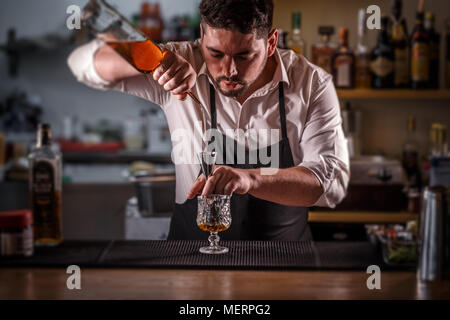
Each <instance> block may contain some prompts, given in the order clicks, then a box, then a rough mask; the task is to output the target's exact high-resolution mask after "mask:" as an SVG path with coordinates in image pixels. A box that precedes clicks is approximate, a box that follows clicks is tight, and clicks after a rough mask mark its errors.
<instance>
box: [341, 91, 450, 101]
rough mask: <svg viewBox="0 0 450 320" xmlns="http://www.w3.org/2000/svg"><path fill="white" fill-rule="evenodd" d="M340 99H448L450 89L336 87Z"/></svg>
mask: <svg viewBox="0 0 450 320" xmlns="http://www.w3.org/2000/svg"><path fill="white" fill-rule="evenodd" d="M337 94H338V97H339V98H341V99H393V100H395V99H398V100H450V90H402V89H380V90H375V89H338V90H337Z"/></svg>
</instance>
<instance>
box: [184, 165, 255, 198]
mask: <svg viewBox="0 0 450 320" xmlns="http://www.w3.org/2000/svg"><path fill="white" fill-rule="evenodd" d="M253 181H254V177H253V175H252V172H251V170H246V169H235V168H232V167H229V166H216V167H215V169H214V172H213V174H212V175H211V176H209V178H208V181H206V179H205V176H204V175H203V174H202V175H201V176H199V177H198V178H197V180H196V181H195V182H194V184H193V185H192V188H191V190H190V191H189V192H188V199H192V198H193V197H194V196H196V195H197V194H201V195H202V196H206V195H209V194H212V193H214V194H224V195H229V196H231V195H232V194H233V193H234V192H236V193H238V194H245V193H248V192H249V191H250V190H251V188H252V186H253Z"/></svg>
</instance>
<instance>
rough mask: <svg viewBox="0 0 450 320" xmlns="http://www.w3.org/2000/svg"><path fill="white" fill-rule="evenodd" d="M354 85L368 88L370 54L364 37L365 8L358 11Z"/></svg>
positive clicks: (369, 82)
mask: <svg viewBox="0 0 450 320" xmlns="http://www.w3.org/2000/svg"><path fill="white" fill-rule="evenodd" d="M355 86H356V87H357V88H370V86H371V74H370V55H369V48H368V46H367V37H366V10H365V9H360V10H359V11H358V45H357V47H356V71H355Z"/></svg>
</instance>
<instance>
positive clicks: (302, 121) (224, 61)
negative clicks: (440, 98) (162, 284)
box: [68, 0, 349, 240]
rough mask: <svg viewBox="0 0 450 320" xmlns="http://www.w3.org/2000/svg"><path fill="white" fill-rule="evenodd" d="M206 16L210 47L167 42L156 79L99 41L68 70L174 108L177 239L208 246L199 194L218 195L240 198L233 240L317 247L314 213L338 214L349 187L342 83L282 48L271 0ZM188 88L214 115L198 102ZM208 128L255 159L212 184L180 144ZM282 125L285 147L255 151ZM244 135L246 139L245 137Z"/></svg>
mask: <svg viewBox="0 0 450 320" xmlns="http://www.w3.org/2000/svg"><path fill="white" fill-rule="evenodd" d="M200 14H201V26H200V27H201V39H198V40H196V41H194V42H172V43H167V44H164V45H161V47H162V49H163V50H165V51H166V55H165V57H164V60H163V61H162V63H161V64H160V65H159V66H158V67H157V69H155V70H154V72H153V73H152V74H142V73H139V72H138V71H136V70H135V69H134V68H133V67H132V66H131V65H130V64H129V63H128V62H126V61H125V60H124V59H123V58H122V57H121V56H119V55H118V54H117V53H116V52H115V51H114V50H112V49H111V48H110V47H109V46H107V45H105V43H103V42H102V41H101V40H99V39H95V40H93V41H91V42H89V43H87V44H85V45H83V46H81V47H79V48H77V49H75V50H74V51H73V52H72V53H71V55H70V56H69V59H68V64H69V66H70V68H71V70H72V72H73V74H74V75H75V76H76V78H77V79H78V80H79V81H81V82H83V83H85V84H86V85H89V86H91V87H94V88H98V89H103V90H106V89H110V90H117V91H121V92H125V93H129V94H133V95H136V96H139V97H141V98H144V99H146V100H149V101H151V102H153V103H156V104H158V105H160V106H161V108H162V110H163V111H164V113H165V116H166V118H167V121H168V125H169V130H170V132H171V135H172V141H173V144H174V151H175V149H176V150H177V152H176V153H175V152H173V153H172V159H175V160H176V161H174V162H175V169H176V199H175V202H176V203H175V208H174V212H173V216H172V220H171V226H170V232H169V239H206V237H207V236H208V234H207V233H205V232H203V231H201V230H200V229H199V228H198V227H197V225H196V216H197V199H196V196H197V195H199V194H201V195H208V194H213V193H214V194H226V195H231V214H232V221H233V222H232V224H231V227H230V228H229V229H228V230H226V231H225V232H223V233H222V234H221V237H222V238H223V239H241V240H308V239H311V234H310V232H309V228H308V225H307V222H308V207H311V206H322V207H334V206H335V205H336V204H337V203H339V202H340V201H341V200H342V199H343V198H344V196H345V194H346V188H347V185H348V180H349V159H348V151H347V146H346V140H345V137H344V134H343V131H342V127H341V117H340V108H339V101H338V98H337V95H336V90H335V88H334V86H333V82H332V78H331V76H330V75H329V74H328V73H326V72H325V71H324V70H322V69H321V68H319V67H317V66H315V65H313V64H312V63H310V62H309V61H308V60H307V59H305V57H303V56H300V55H297V54H295V53H294V52H293V51H291V50H281V49H278V48H277V41H278V32H277V30H276V29H272V17H273V2H272V1H271V0H253V1H248V0H203V1H202V2H201V4H200ZM188 90H190V91H191V92H192V93H194V94H195V95H196V96H197V97H198V98H199V100H200V102H201V104H202V105H203V106H204V107H202V108H203V110H201V111H199V108H200V107H199V106H198V105H197V104H196V103H195V102H194V101H193V100H192V99H190V98H187V93H186V92H187V91H188ZM201 121H203V123H206V124H207V127H208V129H210V130H216V131H215V132H219V133H220V135H222V138H223V139H215V141H219V140H221V141H227V142H229V141H233V142H234V143H235V146H236V145H239V146H243V147H244V148H243V149H244V150H245V154H244V156H245V157H244V158H243V159H244V160H245V161H231V162H230V161H226V162H225V161H223V163H221V164H217V165H216V166H215V169H214V171H213V174H212V175H211V176H210V177H208V179H207V180H206V179H205V176H204V175H203V174H201V171H200V166H199V164H198V161H196V162H194V161H181V160H183V159H184V160H186V159H187V158H189V157H184V158H183V156H179V155H180V154H181V155H183V151H184V155H186V152H191V153H193V152H194V151H193V150H194V149H192V148H190V146H191V144H190V143H188V142H186V140H182V141H181V140H179V139H178V138H180V132H185V133H186V134H181V136H183V138H184V139H186V138H187V137H195V136H197V137H198V136H199V135H198V134H197V133H198V131H202V132H201V134H200V136H203V134H204V132H203V130H204V128H203V130H202V126H199V125H198V124H199V123H200V122H201ZM271 129H272V130H273V129H276V130H278V132H279V139H278V140H277V141H268V140H269V139H266V144H265V145H264V143H257V149H256V150H255V149H254V148H251V147H250V145H252V146H254V145H255V144H254V143H251V142H252V141H254V140H255V139H254V136H253V135H252V134H249V132H265V133H267V132H268V131H270V130H271ZM180 130H181V131H180ZM190 132H191V133H193V134H192V135H189V134H188V133H190ZM233 132H234V133H236V132H243V134H244V139H240V138H241V136H239V134H233ZM238 137H239V139H238ZM216 138H217V135H216ZM261 140H262V141H264V139H259V140H258V141H259V142H261ZM175 142H179V143H177V144H175ZM197 142H198V141H197ZM211 142H212V141H211V140H210V141H209V143H211ZM193 145H198V143H197V144H196V143H193ZM227 145H228V147H227V146H225V144H221V145H220V147H218V148H215V151H216V152H217V154H218V155H219V158H222V159H228V160H229V159H234V160H236V159H238V158H239V159H241V160H242V157H240V156H239V155H237V150H242V148H241V149H240V148H230V147H229V144H227ZM203 148H204V146H203V145H202V147H201V149H203ZM180 151H182V152H180ZM255 151H256V154H257V155H258V154H262V153H263V152H267V154H269V155H270V156H271V159H276V160H277V161H276V163H277V166H276V168H279V169H278V170H274V171H273V172H271V173H267V172H264V171H263V168H264V167H267V166H271V167H273V163H272V164H267V163H263V161H261V160H260V159H259V158H257V159H256V161H250V158H252V157H250V156H249V154H250V153H252V152H255ZM177 157H178V159H177ZM191 159H195V157H191ZM266 169H267V168H266Z"/></svg>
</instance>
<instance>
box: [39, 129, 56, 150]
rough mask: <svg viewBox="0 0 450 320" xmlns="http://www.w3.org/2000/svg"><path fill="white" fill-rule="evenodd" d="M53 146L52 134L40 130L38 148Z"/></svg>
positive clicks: (48, 131)
mask: <svg viewBox="0 0 450 320" xmlns="http://www.w3.org/2000/svg"><path fill="white" fill-rule="evenodd" d="M51 145H52V134H51V132H50V130H39V131H38V137H37V143H36V147H38V148H42V147H45V146H51Z"/></svg>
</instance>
